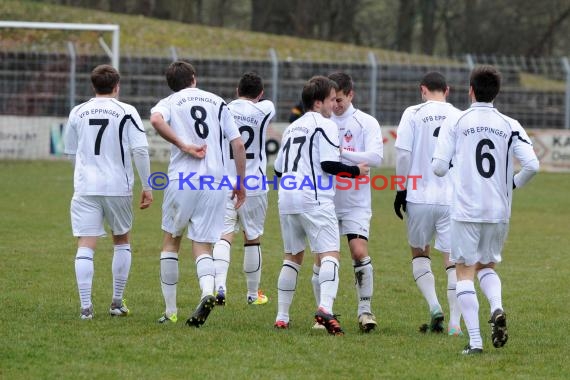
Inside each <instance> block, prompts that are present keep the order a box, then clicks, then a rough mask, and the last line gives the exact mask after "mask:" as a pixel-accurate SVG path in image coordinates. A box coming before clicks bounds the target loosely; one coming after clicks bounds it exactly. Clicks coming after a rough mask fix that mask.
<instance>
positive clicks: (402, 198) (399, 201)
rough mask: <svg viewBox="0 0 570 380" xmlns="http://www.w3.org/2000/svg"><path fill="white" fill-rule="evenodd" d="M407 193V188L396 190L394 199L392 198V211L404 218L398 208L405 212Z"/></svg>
mask: <svg viewBox="0 0 570 380" xmlns="http://www.w3.org/2000/svg"><path fill="white" fill-rule="evenodd" d="M407 195H408V190H407V189H406V190H401V191H396V199H394V212H395V213H396V215H397V216H398V218H400V219H402V220H403V219H404V216H403V215H402V213H401V212H400V208H401V209H402V210H404V212H406V196H407Z"/></svg>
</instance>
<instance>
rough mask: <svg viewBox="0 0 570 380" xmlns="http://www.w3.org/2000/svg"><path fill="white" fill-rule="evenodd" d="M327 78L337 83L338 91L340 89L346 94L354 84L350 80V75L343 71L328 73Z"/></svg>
mask: <svg viewBox="0 0 570 380" xmlns="http://www.w3.org/2000/svg"><path fill="white" fill-rule="evenodd" d="M329 79H332V80H333V81H335V83H336V84H337V85H338V89H339V91H342V92H343V93H344V94H345V95H347V94H348V93H349V92H350V91H352V88H353V86H354V83H353V82H352V77H351V76H350V75H348V74H346V73H343V72H336V73H332V74H330V75H329Z"/></svg>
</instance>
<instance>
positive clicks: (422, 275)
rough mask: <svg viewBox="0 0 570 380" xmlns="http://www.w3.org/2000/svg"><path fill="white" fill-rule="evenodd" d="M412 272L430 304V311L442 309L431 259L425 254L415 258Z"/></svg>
mask: <svg viewBox="0 0 570 380" xmlns="http://www.w3.org/2000/svg"><path fill="white" fill-rule="evenodd" d="M412 273H413V275H414V280H415V281H416V285H417V286H418V289H420V291H421V292H422V294H423V296H424V298H425V300H426V301H427V303H428V305H429V310H430V312H431V311H433V310H441V305H440V304H439V301H438V300H437V295H436V294H435V278H434V277H433V273H432V271H431V259H430V258H429V257H424V256H420V257H415V258H413V259H412Z"/></svg>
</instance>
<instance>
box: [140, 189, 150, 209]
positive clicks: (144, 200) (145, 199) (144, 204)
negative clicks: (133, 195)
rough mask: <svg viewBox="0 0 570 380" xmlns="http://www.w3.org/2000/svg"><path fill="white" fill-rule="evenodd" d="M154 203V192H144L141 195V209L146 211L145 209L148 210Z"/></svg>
mask: <svg viewBox="0 0 570 380" xmlns="http://www.w3.org/2000/svg"><path fill="white" fill-rule="evenodd" d="M152 201H153V198H152V190H143V191H142V193H141V203H140V206H139V207H140V209H141V210H144V209H145V208H148V207H149V206H150V205H151V203H152Z"/></svg>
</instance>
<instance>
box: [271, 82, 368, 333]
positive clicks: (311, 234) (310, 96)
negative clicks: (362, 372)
mask: <svg viewBox="0 0 570 380" xmlns="http://www.w3.org/2000/svg"><path fill="white" fill-rule="evenodd" d="M336 89H337V84H336V83H335V82H334V81H332V80H330V79H328V78H326V77H322V76H319V77H314V78H312V79H311V80H310V81H309V82H308V83H307V84H305V86H304V88H303V92H302V98H303V105H304V108H305V109H306V110H307V112H306V113H305V114H304V115H303V116H301V117H300V118H299V119H297V120H296V121H295V122H293V124H291V125H290V126H289V127H287V129H286V130H285V132H284V133H283V139H282V142H281V149H280V150H279V153H278V154H277V158H276V160H275V171H276V172H277V175H278V176H282V178H281V186H280V188H279V214H280V221H281V232H282V235H283V242H284V246H285V257H284V260H283V266H282V268H281V273H280V275H279V280H278V282H277V288H278V312H277V318H276V321H275V325H274V326H275V327H276V328H288V327H289V308H290V305H291V302H292V299H293V295H294V293H295V289H296V286H297V274H298V271H299V269H300V267H301V264H302V262H303V256H304V252H305V239H306V238H307V239H308V240H309V245H310V247H311V251H312V252H313V253H314V254H317V255H319V258H320V264H321V265H320V267H321V269H320V272H319V285H320V294H319V300H320V303H319V306H318V309H317V312H316V314H315V320H316V322H318V323H319V324H321V325H324V326H325V328H326V329H327V331H328V332H329V333H330V334H333V335H342V334H343V331H342V329H341V327H340V325H339V323H338V320H337V319H336V317H335V315H334V314H333V310H332V308H333V302H334V299H335V298H336V294H337V290H338V283H339V280H338V267H339V248H340V242H339V232H338V222H337V219H336V215H335V209H334V193H335V190H334V183H333V182H334V180H333V178H332V176H333V175H336V174H338V173H341V172H346V173H350V174H351V175H352V176H357V175H360V174H368V167H367V166H366V165H365V164H361V165H359V166H349V165H345V164H342V163H340V155H339V143H338V128H337V126H336V124H335V123H334V122H333V121H332V120H330V119H329V118H330V116H331V114H332V110H333V106H334V103H335V98H336Z"/></svg>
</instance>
